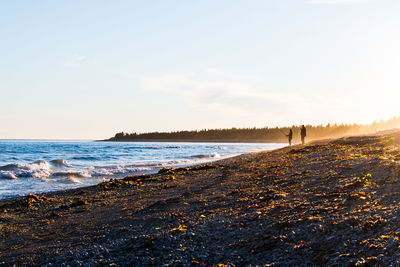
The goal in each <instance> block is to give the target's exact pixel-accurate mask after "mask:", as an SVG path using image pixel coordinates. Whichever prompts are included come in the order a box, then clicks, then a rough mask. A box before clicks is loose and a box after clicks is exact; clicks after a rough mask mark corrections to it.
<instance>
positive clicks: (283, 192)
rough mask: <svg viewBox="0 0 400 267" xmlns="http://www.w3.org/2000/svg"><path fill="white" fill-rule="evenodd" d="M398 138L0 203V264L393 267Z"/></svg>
mask: <svg viewBox="0 0 400 267" xmlns="http://www.w3.org/2000/svg"><path fill="white" fill-rule="evenodd" d="M399 141H400V133H399V132H395V133H391V134H385V135H378V136H362V137H348V138H341V139H335V140H324V141H318V142H314V143H310V144H306V145H304V146H302V145H296V146H292V147H284V148H279V149H275V150H272V151H262V152H252V153H246V154H242V155H239V156H235V157H231V158H227V159H222V160H218V161H214V162H212V163H206V164H201V165H194V166H191V167H186V168H175V169H172V168H171V169H161V170H160V171H159V172H158V173H157V174H152V175H138V176H128V177H125V178H124V179H120V180H111V181H106V182H103V183H101V184H100V185H95V186H90V187H85V188H79V189H73V190H67V191H60V192H52V193H46V194H44V195H43V196H40V195H29V196H26V197H21V198H17V199H11V200H10V199H9V200H2V201H0V236H1V237H3V238H1V239H0V264H6V265H10V264H17V265H24V264H27V265H44V264H55V265H60V264H62V263H64V264H67V265H68V264H69V265H76V264H78V263H84V264H87V265H104V264H106V265H109V264H116V265H149V264H155V265H162V264H170V265H173V264H176V265H183V264H187V265H196V264H203V265H213V264H235V265H249V264H253V265H256V264H261V265H262V264H275V265H278V266H281V265H334V264H339V265H348V264H369V265H371V264H372V265H390V264H392V265H398V264H400V261H399V259H400V252H399V251H398V249H397V247H398V246H399V245H400V242H399V237H400V232H399V231H398V230H397V229H398V225H399V224H400V216H397V215H400V202H399V200H398V199H400V193H399V192H400V177H398V175H397V174H398V173H400V164H399V163H400V149H399V144H400V142H399ZM398 162H399V163H398Z"/></svg>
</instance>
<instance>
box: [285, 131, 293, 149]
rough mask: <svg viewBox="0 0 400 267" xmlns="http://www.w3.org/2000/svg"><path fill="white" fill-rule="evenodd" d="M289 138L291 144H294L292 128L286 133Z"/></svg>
mask: <svg viewBox="0 0 400 267" xmlns="http://www.w3.org/2000/svg"><path fill="white" fill-rule="evenodd" d="M286 136H287V138H288V140H289V146H291V145H292V138H293V131H292V129H290V130H289V134H287V135H286Z"/></svg>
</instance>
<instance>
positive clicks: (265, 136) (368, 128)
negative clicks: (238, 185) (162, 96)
mask: <svg viewBox="0 0 400 267" xmlns="http://www.w3.org/2000/svg"><path fill="white" fill-rule="evenodd" d="M305 126H306V129H307V137H306V140H314V139H324V138H338V137H342V136H349V135H361V134H369V133H375V132H378V131H382V130H387V129H392V128H397V127H399V126H400V117H393V118H391V119H389V120H381V121H379V122H376V121H375V122H373V123H372V124H327V125H317V126H314V125H305ZM300 127H301V126H300V125H296V126H291V127H274V128H271V127H262V128H256V127H254V128H231V129H203V130H192V131H173V132H149V133H136V132H135V133H125V132H119V133H117V134H115V136H114V137H112V138H110V139H107V141H170V142H173V141H188V142H189V141H199V142H207V141H210V142H211V141H220V142H224V141H225V142H235V141H237V142H256V141H259V142H286V141H287V137H286V134H288V132H289V129H292V130H293V140H294V142H298V141H299V140H300Z"/></svg>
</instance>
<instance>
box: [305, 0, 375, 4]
mask: <svg viewBox="0 0 400 267" xmlns="http://www.w3.org/2000/svg"><path fill="white" fill-rule="evenodd" d="M306 2H307V3H311V4H355V3H366V2H370V0H306Z"/></svg>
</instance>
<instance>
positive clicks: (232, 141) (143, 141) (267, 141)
mask: <svg viewBox="0 0 400 267" xmlns="http://www.w3.org/2000/svg"><path fill="white" fill-rule="evenodd" d="M94 142H130V143H132V142H138V143H152V142H159V143H260V144H263V143H268V144H282V143H287V141H286V140H281V142H277V141H271V140H195V139H193V140H165V139H153V140H146V139H140V140H108V139H106V140H95V141H94Z"/></svg>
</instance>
